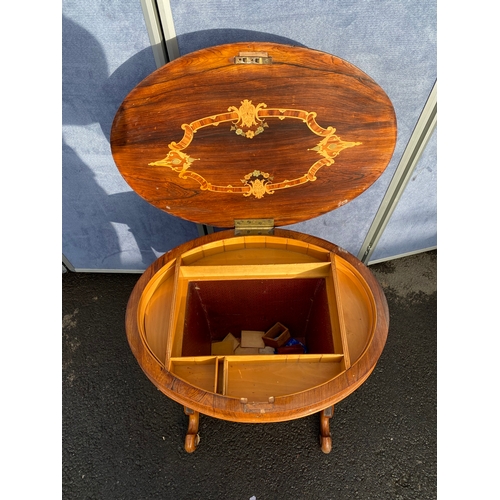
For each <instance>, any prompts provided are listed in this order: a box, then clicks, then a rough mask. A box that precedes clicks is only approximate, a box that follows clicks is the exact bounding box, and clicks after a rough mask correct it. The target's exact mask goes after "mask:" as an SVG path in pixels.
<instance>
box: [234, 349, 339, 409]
mask: <svg viewBox="0 0 500 500" xmlns="http://www.w3.org/2000/svg"><path fill="white" fill-rule="evenodd" d="M226 359H227V367H226V370H227V377H226V378H227V388H226V395H227V396H231V397H237V398H247V399H248V401H268V400H269V398H270V397H278V396H286V395H289V394H294V393H297V392H301V391H305V390H308V389H311V388H313V387H316V386H318V385H321V384H324V383H326V382H328V381H329V380H331V379H332V378H334V377H336V376H337V375H339V374H340V373H341V372H342V371H343V370H345V366H344V363H343V357H342V356H340V355H333V356H332V355H325V356H310V355H305V356H303V355H302V356H298V355H295V356H294V355H291V356H276V357H274V358H273V359H272V360H262V361H258V360H246V359H245V358H242V357H240V358H226Z"/></svg>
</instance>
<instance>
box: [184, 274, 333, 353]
mask: <svg viewBox="0 0 500 500" xmlns="http://www.w3.org/2000/svg"><path fill="white" fill-rule="evenodd" d="M326 279H328V278H294V279H249V280H217V281H203V280H197V281H191V282H190V283H189V285H188V292H187V300H186V311H185V316H184V328H183V330H184V332H183V339H182V356H207V355H210V353H211V343H212V342H213V341H221V340H223V339H224V337H226V335H227V334H228V333H232V334H233V335H234V336H235V337H239V336H240V332H241V331H242V330H260V331H267V330H269V329H270V328H271V327H272V326H273V325H275V324H276V323H277V322H280V323H281V324H283V325H285V326H286V327H287V328H288V329H289V332H290V336H291V337H292V338H295V339H297V340H299V341H300V342H302V343H305V345H306V348H307V352H308V353H310V354H334V353H337V354H341V353H342V350H341V349H342V348H341V346H334V342H333V332H332V326H331V325H332V322H331V320H330V312H329V307H328V300H329V299H330V300H335V298H334V297H330V298H329V296H328V293H327V286H326V281H325V280H326Z"/></svg>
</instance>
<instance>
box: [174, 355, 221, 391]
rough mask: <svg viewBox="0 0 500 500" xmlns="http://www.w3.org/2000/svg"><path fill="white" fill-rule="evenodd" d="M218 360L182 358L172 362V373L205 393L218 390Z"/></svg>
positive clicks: (211, 358)
mask: <svg viewBox="0 0 500 500" xmlns="http://www.w3.org/2000/svg"><path fill="white" fill-rule="evenodd" d="M218 366H219V365H218V363H217V358H215V357H210V358H182V359H179V358H177V359H171V360H170V371H171V372H172V373H173V374H174V375H175V376H177V377H179V378H181V379H183V380H185V381H186V382H188V383H190V384H191V385H194V386H196V387H199V388H200V389H203V390H205V391H210V392H215V391H216V390H217V384H218V381H217V377H218V373H217V372H218V370H217V368H218Z"/></svg>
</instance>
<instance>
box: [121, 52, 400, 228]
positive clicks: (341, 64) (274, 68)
mask: <svg viewBox="0 0 500 500" xmlns="http://www.w3.org/2000/svg"><path fill="white" fill-rule="evenodd" d="M241 52H266V53H267V54H268V55H269V57H271V58H272V64H235V62H234V57H235V56H238V54H239V53H241ZM395 141H396V118H395V112H394V109H393V106H392V104H391V102H390V100H389V98H388V97H387V95H386V94H385V92H384V91H383V89H382V88H381V87H380V86H379V85H377V84H376V83H375V82H374V81H373V80H372V79H371V78H370V77H369V76H368V75H366V74H365V73H364V72H362V71H361V70H360V69H358V68H356V67H355V66H353V65H352V64H350V63H348V62H346V61H344V60H342V59H340V58H338V57H335V56H332V55H330V54H326V53H323V52H319V51H316V50H311V49H306V48H302V47H292V46H287V45H280V44H272V43H236V44H228V45H222V46H217V47H210V48H207V49H203V50H201V51H197V52H194V53H191V54H188V55H185V56H183V57H180V58H178V59H176V60H174V61H172V62H170V63H168V64H167V65H165V66H163V67H162V68H160V69H158V70H157V71H155V72H154V73H152V74H151V75H150V76H148V77H147V78H146V79H144V80H143V81H142V82H141V83H140V84H139V85H138V86H137V87H136V88H135V89H133V90H132V91H131V92H130V94H129V95H128V96H127V97H126V99H125V100H124V102H123V104H122V105H121V107H120V108H119V110H118V112H117V114H116V117H115V120H114V122H113V126H112V130H111V149H112V154H113V157H114V160H115V162H116V164H117V166H118V169H119V170H120V172H121V174H122V175H123V177H124V178H125V180H126V181H127V182H128V184H129V185H130V186H131V187H132V188H133V189H134V190H135V191H136V192H137V193H138V194H139V195H140V196H142V197H143V198H144V199H146V200H147V201H148V202H149V203H151V204H153V205H154V206H156V207H158V208H160V209H161V210H164V211H166V212H168V213H171V214H174V215H177V216H179V217H182V218H184V219H188V220H191V221H194V222H197V223H204V224H210V225H213V226H218V227H233V225H234V220H235V219H246V218H274V220H275V225H276V226H281V225H286V224H292V223H296V222H299V221H302V220H306V219H310V218H312V217H316V216H318V215H321V214H323V213H326V212H328V211H331V210H333V209H336V208H338V207H340V206H342V205H344V204H345V203H347V202H348V201H350V200H352V199H353V198H355V197H356V196H358V195H360V194H361V193H362V192H363V191H365V190H366V189H367V188H368V187H369V186H370V185H371V184H373V182H375V180H376V179H377V178H378V177H379V176H380V175H381V174H382V172H383V171H384V169H385V168H386V166H387V165H388V163H389V161H390V159H391V156H392V153H393V150H394V146H395ZM298 206H300V210H297V207H298Z"/></svg>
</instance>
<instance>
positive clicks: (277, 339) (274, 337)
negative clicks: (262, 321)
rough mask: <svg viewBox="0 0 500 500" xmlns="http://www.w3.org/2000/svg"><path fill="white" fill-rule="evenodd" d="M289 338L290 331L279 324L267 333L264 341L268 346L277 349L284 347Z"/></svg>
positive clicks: (263, 338)
mask: <svg viewBox="0 0 500 500" xmlns="http://www.w3.org/2000/svg"><path fill="white" fill-rule="evenodd" d="M289 338H290V331H289V330H288V328H287V327H286V326H283V325H282V324H281V323H279V322H278V323H276V324H275V325H274V326H273V327H272V328H270V329H269V330H268V331H267V332H266V334H265V335H264V336H263V337H262V340H263V341H264V344H266V345H267V346H269V347H274V348H276V347H281V346H282V345H284V344H285V343H286V342H287V341H288V339H289Z"/></svg>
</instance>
